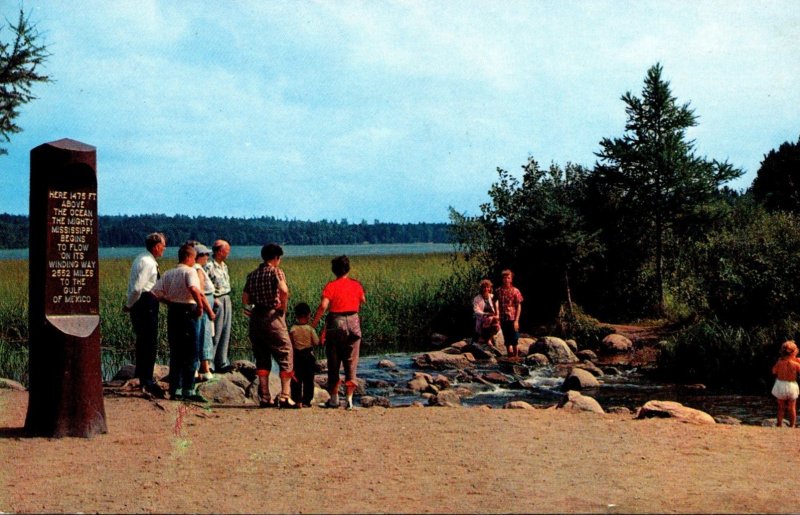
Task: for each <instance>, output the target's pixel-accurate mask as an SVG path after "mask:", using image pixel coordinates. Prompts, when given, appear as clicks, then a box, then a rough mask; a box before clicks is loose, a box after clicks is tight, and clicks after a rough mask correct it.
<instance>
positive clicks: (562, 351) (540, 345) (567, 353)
mask: <svg viewBox="0 0 800 515" xmlns="http://www.w3.org/2000/svg"><path fill="white" fill-rule="evenodd" d="M537 353H538V354H544V355H545V356H547V357H548V359H549V360H550V362H551V363H575V362H576V361H578V358H577V357H576V356H575V353H573V352H572V350H571V349H570V348H569V345H567V342H565V341H564V340H562V339H561V338H557V337H555V336H543V337H541V338H539V339H538V340H536V343H534V344H533V345H531V347H530V349H529V350H528V355H531V354H537Z"/></svg>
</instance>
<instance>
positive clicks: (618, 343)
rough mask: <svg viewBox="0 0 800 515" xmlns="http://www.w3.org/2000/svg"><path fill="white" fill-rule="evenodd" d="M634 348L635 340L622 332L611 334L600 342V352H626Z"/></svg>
mask: <svg viewBox="0 0 800 515" xmlns="http://www.w3.org/2000/svg"><path fill="white" fill-rule="evenodd" d="M632 350H633V342H631V341H630V340H629V339H628V338H627V337H625V336H623V335H621V334H609V335H608V336H606V337H605V338H603V340H602V341H601V342H600V352H603V353H605V354H624V353H626V352H630V351H632Z"/></svg>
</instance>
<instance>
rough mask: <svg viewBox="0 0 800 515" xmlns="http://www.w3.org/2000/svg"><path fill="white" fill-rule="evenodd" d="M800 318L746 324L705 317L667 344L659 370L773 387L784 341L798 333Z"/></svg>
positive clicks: (686, 378) (733, 386) (723, 383)
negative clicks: (771, 323)
mask: <svg viewBox="0 0 800 515" xmlns="http://www.w3.org/2000/svg"><path fill="white" fill-rule="evenodd" d="M799 331H800V323H798V322H797V321H795V320H793V319H786V320H783V321H781V322H780V323H778V324H776V325H774V326H771V327H768V328H763V327H762V328H751V329H746V328H743V327H740V326H735V325H730V324H727V323H725V322H721V321H719V320H702V321H700V322H699V323H697V324H695V325H693V326H691V327H689V328H688V329H686V330H684V331H682V332H681V333H679V334H678V335H676V336H675V337H674V338H673V339H672V340H670V341H669V342H668V344H667V345H666V347H665V348H663V349H662V351H661V353H660V356H659V361H658V373H659V375H660V376H661V377H662V378H665V379H668V380H670V381H675V382H678V383H703V384H705V385H707V386H710V387H714V388H718V389H727V390H734V391H753V392H761V393H763V392H765V391H768V389H769V386H770V384H771V382H772V375H771V368H772V365H773V364H774V363H775V360H776V359H777V357H778V349H779V347H780V344H781V343H782V342H783V341H785V340H787V339H794V338H795V336H796V335H797V334H798V332H799Z"/></svg>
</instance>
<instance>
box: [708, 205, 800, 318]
mask: <svg viewBox="0 0 800 515" xmlns="http://www.w3.org/2000/svg"><path fill="white" fill-rule="evenodd" d="M695 252H696V255H695V267H696V268H695V270H696V273H697V276H698V278H699V279H700V280H701V281H702V282H703V284H704V288H705V291H706V297H705V299H703V300H704V301H705V302H706V303H707V307H708V309H709V310H710V311H711V312H712V313H714V314H715V316H717V317H719V318H720V319H721V320H723V321H726V322H728V323H736V324H739V325H744V326H756V325H766V324H773V323H777V322H779V321H781V320H783V319H785V318H787V317H790V316H793V315H795V314H800V262H798V259H797V257H798V255H800V218H799V217H798V216H797V215H794V214H791V213H787V212H775V213H768V212H766V211H765V210H763V209H761V208H758V207H756V206H751V205H746V204H743V205H742V206H740V207H739V208H738V209H737V210H736V212H735V213H734V214H733V216H732V218H731V222H730V223H729V224H728V225H727V226H726V227H723V228H721V229H720V230H719V231H717V232H715V233H712V234H710V235H709V236H708V238H707V240H706V241H705V242H702V243H699V244H698V245H697V247H696V249H695ZM696 307H697V308H698V310H699V309H701V308H702V307H703V306H700V305H698V306H696Z"/></svg>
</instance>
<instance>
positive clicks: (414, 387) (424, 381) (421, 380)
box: [406, 372, 433, 393]
mask: <svg viewBox="0 0 800 515" xmlns="http://www.w3.org/2000/svg"><path fill="white" fill-rule="evenodd" d="M432 382H433V378H432V377H431V376H430V374H425V373H422V372H414V377H413V378H412V379H411V380H410V381H409V382H408V383H406V388H408V389H409V390H411V391H414V392H418V393H420V392H425V391H428V388H429V387H430V385H431V383H432Z"/></svg>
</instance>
